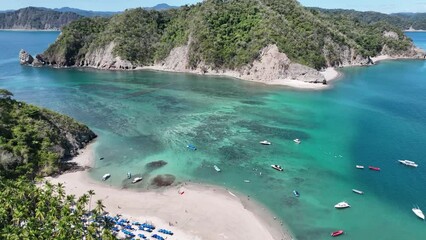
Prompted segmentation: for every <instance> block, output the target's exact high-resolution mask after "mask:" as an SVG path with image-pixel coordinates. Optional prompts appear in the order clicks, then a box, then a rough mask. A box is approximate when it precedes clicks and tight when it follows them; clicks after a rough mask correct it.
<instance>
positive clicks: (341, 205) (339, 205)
mask: <svg viewBox="0 0 426 240" xmlns="http://www.w3.org/2000/svg"><path fill="white" fill-rule="evenodd" d="M350 206H351V205H349V203H347V202H339V203H338V204H336V205H334V207H335V208H338V209H343V208H348V207H350Z"/></svg>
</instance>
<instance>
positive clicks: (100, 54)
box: [78, 42, 136, 70]
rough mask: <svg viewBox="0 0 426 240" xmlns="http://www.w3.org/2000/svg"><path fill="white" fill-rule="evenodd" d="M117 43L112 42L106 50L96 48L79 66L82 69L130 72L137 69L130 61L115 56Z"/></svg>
mask: <svg viewBox="0 0 426 240" xmlns="http://www.w3.org/2000/svg"><path fill="white" fill-rule="evenodd" d="M114 47H115V43H114V42H111V43H110V44H108V45H107V46H106V47H104V48H96V49H95V50H93V51H89V52H88V53H86V55H85V57H84V59H83V60H82V61H80V63H79V64H78V66H80V67H94V68H98V69H109V70H114V69H120V70H129V69H135V68H136V66H134V65H133V64H132V63H131V62H130V61H127V60H123V59H121V57H119V56H115V55H114V54H113V50H114Z"/></svg>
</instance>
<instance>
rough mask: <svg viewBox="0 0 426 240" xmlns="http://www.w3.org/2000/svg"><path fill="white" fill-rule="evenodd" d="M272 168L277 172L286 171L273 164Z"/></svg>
mask: <svg viewBox="0 0 426 240" xmlns="http://www.w3.org/2000/svg"><path fill="white" fill-rule="evenodd" d="M271 167H272V168H273V169H275V170H277V171H283V170H284V169H283V168H282V167H281V166H280V165H276V164H272V165H271Z"/></svg>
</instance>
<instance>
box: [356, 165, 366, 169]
mask: <svg viewBox="0 0 426 240" xmlns="http://www.w3.org/2000/svg"><path fill="white" fill-rule="evenodd" d="M355 167H356V168H358V169H364V166H362V165H356V166H355Z"/></svg>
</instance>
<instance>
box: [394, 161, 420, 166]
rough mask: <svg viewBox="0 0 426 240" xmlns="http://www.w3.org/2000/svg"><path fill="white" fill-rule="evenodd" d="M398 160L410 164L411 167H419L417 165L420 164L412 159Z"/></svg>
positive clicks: (406, 164)
mask: <svg viewBox="0 0 426 240" xmlns="http://www.w3.org/2000/svg"><path fill="white" fill-rule="evenodd" d="M398 162H400V163H402V164H404V165H405V166H410V167H417V166H419V165H417V164H416V163H415V162H413V161H410V160H398Z"/></svg>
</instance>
